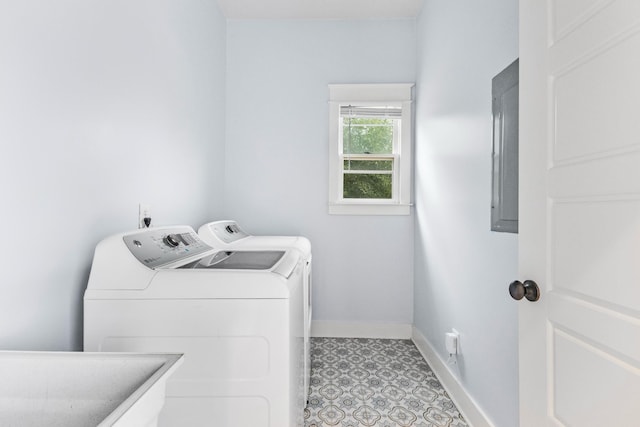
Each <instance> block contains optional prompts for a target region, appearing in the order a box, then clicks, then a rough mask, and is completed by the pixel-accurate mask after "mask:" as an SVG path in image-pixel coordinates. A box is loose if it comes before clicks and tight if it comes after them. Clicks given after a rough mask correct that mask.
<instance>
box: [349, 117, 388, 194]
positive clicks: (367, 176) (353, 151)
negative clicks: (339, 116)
mask: <svg viewBox="0 0 640 427" xmlns="http://www.w3.org/2000/svg"><path fill="white" fill-rule="evenodd" d="M393 122H394V120H393V119H376V118H369V117H344V118H343V125H344V127H343V138H342V142H343V153H344V154H347V155H358V154H365V155H368V154H372V155H375V154H391V153H393V128H394V123H393ZM343 168H344V170H345V171H352V172H355V171H362V172H359V173H358V172H356V173H345V174H344V179H343V197H344V198H345V199H391V198H392V196H393V194H392V175H391V172H392V171H393V160H392V159H382V160H380V159H372V160H368V159H364V160H363V159H362V158H359V159H350V158H346V159H345V160H344V164H343ZM373 171H380V172H382V171H388V172H389V173H366V172H373Z"/></svg>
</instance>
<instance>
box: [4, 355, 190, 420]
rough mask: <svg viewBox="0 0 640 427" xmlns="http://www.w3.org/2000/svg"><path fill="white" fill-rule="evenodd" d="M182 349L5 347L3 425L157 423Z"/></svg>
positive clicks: (178, 363)
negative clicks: (125, 350) (91, 350)
mask: <svg viewBox="0 0 640 427" xmlns="http://www.w3.org/2000/svg"><path fill="white" fill-rule="evenodd" d="M182 361H183V355H181V354H129V353H82V352H21V351H0V425H1V426H3V427H14V426H15V427H36V426H38V427H40V426H47V427H57V426H60V427H62V426H64V427H76V426H77V427H89V426H117V427H124V426H132V427H133V426H135V427H145V426H155V425H156V424H157V418H158V413H159V412H160V409H162V405H163V404H164V397H165V385H166V380H167V377H168V376H169V375H171V374H172V373H173V372H174V371H175V370H176V369H177V367H178V366H179V365H180V364H181V363H182Z"/></svg>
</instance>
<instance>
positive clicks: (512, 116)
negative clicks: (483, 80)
mask: <svg viewBox="0 0 640 427" xmlns="http://www.w3.org/2000/svg"><path fill="white" fill-rule="evenodd" d="M491 83H492V85H491V86H492V87H491V95H492V98H493V102H492V113H493V153H492V154H493V167H492V172H493V179H492V191H491V230H492V231H502V232H507V233H517V232H518V60H517V59H516V60H515V61H514V62H513V63H512V64H511V65H509V66H508V67H507V68H505V69H504V70H503V71H502V72H500V73H499V74H498V75H497V76H495V77H494V78H493V80H492V81H491Z"/></svg>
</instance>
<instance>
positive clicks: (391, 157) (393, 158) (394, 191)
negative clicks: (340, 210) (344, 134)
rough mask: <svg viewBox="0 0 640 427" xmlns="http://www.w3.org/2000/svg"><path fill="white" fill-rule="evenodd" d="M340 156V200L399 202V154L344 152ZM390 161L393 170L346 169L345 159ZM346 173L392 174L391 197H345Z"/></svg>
mask: <svg viewBox="0 0 640 427" xmlns="http://www.w3.org/2000/svg"><path fill="white" fill-rule="evenodd" d="M339 157H340V176H339V188H340V197H339V200H340V201H341V202H345V201H367V200H370V201H377V202H397V201H398V196H399V195H398V181H399V167H398V165H399V162H400V156H399V155H397V154H388V155H384V154H382V155H380V154H375V155H374V154H358V155H352V154H342V155H340V156H339ZM349 160H352V161H375V160H381V161H390V162H391V170H375V169H374V170H370V169H367V170H353V169H345V168H344V163H345V161H349ZM345 175H391V197H389V198H386V197H385V198H366V199H365V198H345V197H344V190H345V188H344V176H345Z"/></svg>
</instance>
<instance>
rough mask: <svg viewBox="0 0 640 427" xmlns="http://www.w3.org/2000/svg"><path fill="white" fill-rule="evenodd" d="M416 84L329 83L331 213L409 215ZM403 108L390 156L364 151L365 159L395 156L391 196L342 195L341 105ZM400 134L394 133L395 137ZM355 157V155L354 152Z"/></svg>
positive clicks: (363, 156) (343, 157)
mask: <svg viewBox="0 0 640 427" xmlns="http://www.w3.org/2000/svg"><path fill="white" fill-rule="evenodd" d="M413 86H414V84H413V83H393V84H331V85H329V213H330V214H335V215H409V214H410V213H411V169H412V140H413V101H412V92H413ZM345 105H360V106H374V105H375V106H385V105H386V106H397V107H402V116H401V123H400V132H399V139H398V140H397V141H395V140H394V144H393V145H394V150H393V153H392V154H391V155H376V154H363V155H358V157H362V158H363V159H364V158H367V159H368V158H371V159H375V158H378V157H380V158H391V157H393V159H394V165H393V176H392V197H391V199H345V198H343V173H344V170H343V169H344V159H345V156H344V154H343V146H342V120H341V118H340V107H341V106H345ZM396 135H398V134H396V133H395V132H394V139H395V136H396ZM352 157H354V156H353V155H352Z"/></svg>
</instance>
